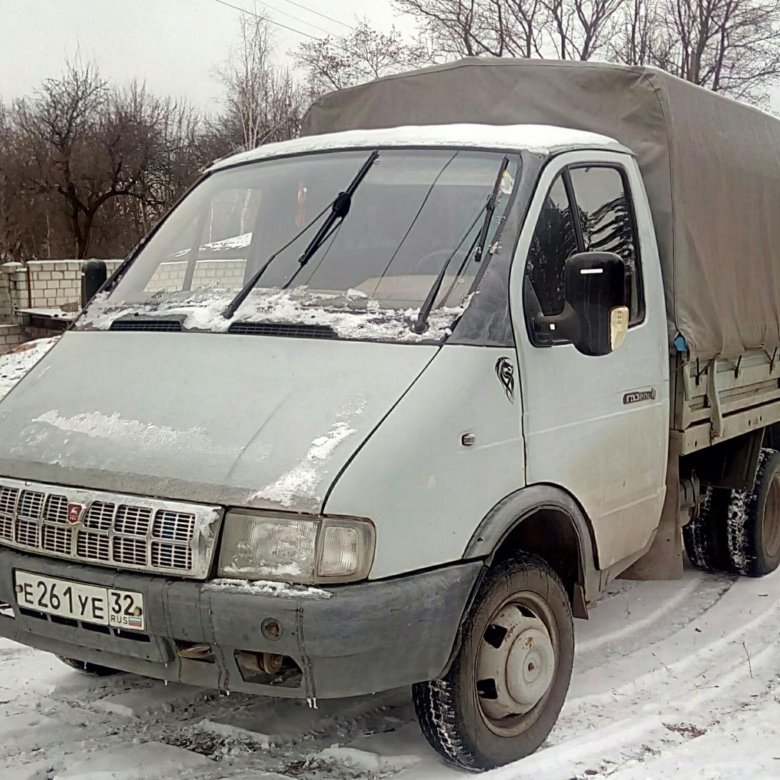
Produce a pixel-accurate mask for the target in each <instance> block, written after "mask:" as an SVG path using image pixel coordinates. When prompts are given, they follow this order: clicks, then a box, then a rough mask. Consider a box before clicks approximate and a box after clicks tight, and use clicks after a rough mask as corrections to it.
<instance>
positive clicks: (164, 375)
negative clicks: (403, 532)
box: [0, 331, 437, 512]
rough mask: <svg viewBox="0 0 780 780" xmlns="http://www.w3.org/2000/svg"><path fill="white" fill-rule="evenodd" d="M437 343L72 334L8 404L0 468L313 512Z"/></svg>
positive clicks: (20, 475) (3, 407) (185, 497)
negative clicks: (406, 343) (410, 343)
mask: <svg viewBox="0 0 780 780" xmlns="http://www.w3.org/2000/svg"><path fill="white" fill-rule="evenodd" d="M436 350H437V348H436V347H434V346H429V345H401V344H385V343H366V342H349V341H337V340H307V339H293V338H275V337H267V336H243V335H226V334H204V333H147V332H141V333H124V332H123V333H110V332H74V331H71V332H68V333H67V334H65V336H63V338H62V339H61V341H60V343H58V344H57V345H56V346H55V347H54V348H53V349H52V350H51V351H50V352H49V353H48V354H47V355H46V356H45V357H44V358H43V359H42V360H41V361H40V362H39V363H38V364H36V366H35V367H34V368H33V369H32V370H31V371H30V373H29V374H27V376H25V377H24V379H22V381H21V382H20V383H19V384H18V385H17V386H16V387H15V388H14V389H13V390H12V391H11V393H10V394H9V395H8V396H7V397H6V398H5V399H4V400H3V401H2V402H0V475H4V476H8V477H14V478H17V479H30V480H34V481H41V482H49V483H54V484H60V485H69V486H74V487H86V488H94V489H98V490H108V491H117V492H123V493H134V494H139V495H146V496H158V497H162V498H170V499H176V500H182V501H199V502H200V501H202V502H206V503H210V504H225V505H231V506H244V507H258V508H269V509H284V510H290V511H298V512H317V511H319V510H320V508H321V506H322V502H323V500H324V498H325V496H326V495H327V492H328V488H329V487H330V485H331V484H332V482H333V480H334V479H335V478H336V476H337V475H338V474H339V473H340V471H341V469H342V468H343V467H344V466H345V465H346V464H347V463H348V461H349V460H350V458H351V456H352V455H353V454H354V453H355V452H356V450H357V449H358V448H359V447H360V445H361V444H362V443H363V442H364V441H365V439H366V438H367V437H368V436H369V435H370V434H371V432H372V431H373V430H374V428H375V427H376V426H377V425H378V424H379V423H380V422H381V421H382V419H383V418H384V416H385V415H386V414H387V413H388V412H389V411H390V409H392V407H393V406H394V405H395V404H396V403H397V401H398V400H399V398H400V397H401V396H402V395H403V394H404V392H405V391H406V390H407V389H408V388H409V386H410V385H411V384H412V383H413V382H414V381H415V379H416V378H417V377H418V376H419V375H420V373H421V372H422V371H423V370H424V368H425V366H426V365H427V364H428V363H429V361H430V360H431V359H432V357H433V356H434V355H435V353H436Z"/></svg>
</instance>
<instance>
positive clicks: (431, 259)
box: [414, 249, 460, 274]
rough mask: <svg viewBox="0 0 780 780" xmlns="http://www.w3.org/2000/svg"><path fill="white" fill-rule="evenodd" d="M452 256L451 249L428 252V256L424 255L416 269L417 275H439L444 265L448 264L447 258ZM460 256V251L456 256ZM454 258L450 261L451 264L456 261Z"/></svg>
mask: <svg viewBox="0 0 780 780" xmlns="http://www.w3.org/2000/svg"><path fill="white" fill-rule="evenodd" d="M451 254H452V250H451V249H434V250H433V252H428V254H427V255H423V257H421V258H420V259H419V260H418V261H417V264H416V265H415V267H414V272H415V274H438V273H439V271H441V267H442V265H444V263H446V262H447V258H449V257H450V255H451ZM458 254H460V250H458V252H457V253H456V256H457V255H458ZM454 260H455V258H454V257H453V258H452V260H450V264H452V261H454Z"/></svg>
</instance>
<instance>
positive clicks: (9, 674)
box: [0, 345, 780, 780]
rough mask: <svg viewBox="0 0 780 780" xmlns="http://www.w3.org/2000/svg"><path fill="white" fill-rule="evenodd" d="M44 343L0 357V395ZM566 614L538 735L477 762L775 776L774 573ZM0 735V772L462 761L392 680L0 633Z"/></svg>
mask: <svg viewBox="0 0 780 780" xmlns="http://www.w3.org/2000/svg"><path fill="white" fill-rule="evenodd" d="M45 347H46V345H40V346H37V347H34V350H35V351H32V352H31V351H26V352H25V353H20V354H17V355H16V356H12V357H0V397H1V396H2V394H3V392H4V390H7V389H9V387H10V385H11V384H12V383H13V382H12V381H11V376H12V375H13V376H14V377H15V378H18V376H19V375H20V372H21V371H22V367H21V366H22V364H23V363H25V362H26V365H27V366H28V367H29V364H31V363H32V362H34V359H36V358H37V357H39V356H40V353H41V351H42V350H43V349H45ZM9 366H12V367H11V368H9ZM0 619H3V618H0ZM576 628H577V640H578V650H577V659H576V663H575V672H574V678H573V682H572V688H571V691H570V694H569V699H568V701H567V704H566V706H565V708H564V711H563V713H562V715H561V718H560V721H559V723H558V725H557V726H556V728H555V729H554V731H553V733H552V734H551V735H550V739H549V740H548V743H547V744H546V745H545V746H544V747H543V749H541V750H540V751H539V752H538V753H537V754H536V755H534V756H532V757H530V758H528V759H526V760H524V761H522V762H519V763H518V764H515V765H512V766H510V767H506V768H504V769H500V770H496V771H495V772H493V773H489V774H487V775H485V777H486V778H493V779H494V780H515V779H517V780H520V779H521V778H533V779H534V780H552V779H553V778H560V779H561V780H568V779H569V778H575V777H576V778H606V777H609V778H618V779H619V780H629V779H631V780H633V779H634V778H669V777H681V778H686V779H687V778H733V777H740V778H742V777H744V778H751V779H752V778H780V649H779V648H778V640H779V639H780V572H777V573H776V574H775V575H773V576H771V577H768V578H765V579H763V580H748V579H734V578H731V577H725V576H715V575H707V574H703V573H701V572H698V571H694V570H687V571H686V573H685V577H684V579H683V580H682V581H680V582H668V583H636V582H628V581H619V582H616V583H614V584H613V585H612V586H611V587H610V588H609V590H608V591H607V592H606V593H605V594H604V595H603V597H602V598H601V600H600V601H599V602H598V603H596V604H595V605H593V607H592V611H591V619H590V621H588V622H585V621H577V622H576ZM0 744H2V745H3V748H4V749H3V750H2V751H0V780H10V779H13V780H53V778H69V779H71V780H74V779H76V778H78V780H107V779H108V778H116V780H140V778H185V777H186V778H192V779H193V780H222V778H225V779H227V778H231V780H250V778H253V779H254V778H257V779H258V780H263V779H265V780H285V779H290V780H292V779H294V778H304V780H315V779H316V780H357V779H358V778H371V780H380V778H381V779H383V778H393V780H457V779H458V778H463V777H464V776H466V775H464V774H463V773H461V772H456V771H455V770H452V769H449V768H446V767H444V766H443V765H442V764H441V763H440V762H439V761H438V760H437V759H436V757H435V756H434V754H433V753H432V751H431V750H430V749H429V748H428V746H427V744H426V743H425V741H424V740H423V738H422V736H421V735H420V733H419V732H418V729H417V724H416V723H415V721H414V714H413V709H412V706H411V703H410V700H409V694H408V691H405V690H403V691H393V692H390V693H387V694H384V695H382V696H376V697H366V698H359V699H351V700H347V701H342V702H320V708H319V709H318V710H311V709H309V708H308V707H307V706H306V704H305V702H295V701H284V700H273V699H260V698H253V697H250V696H244V695H238V694H233V695H231V696H224V695H218V694H216V693H213V692H209V691H202V690H199V689H196V688H188V687H184V686H174V685H170V686H165V685H163V684H161V683H157V682H154V681H150V680H144V679H141V678H137V677H133V676H130V675H117V676H115V677H110V678H103V679H93V678H89V677H87V676H85V675H83V674H81V673H79V672H76V671H74V670H72V669H70V668H68V667H66V666H64V665H62V664H60V662H59V661H57V659H55V658H54V657H52V656H49V655H47V654H45V653H40V652H37V651H33V650H30V649H28V648H26V647H22V646H20V645H16V644H14V643H12V642H9V641H6V640H0Z"/></svg>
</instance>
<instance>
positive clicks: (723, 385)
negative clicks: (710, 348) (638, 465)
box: [671, 348, 780, 455]
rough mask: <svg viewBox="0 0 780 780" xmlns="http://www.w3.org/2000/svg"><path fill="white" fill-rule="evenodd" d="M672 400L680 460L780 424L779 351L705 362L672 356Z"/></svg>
mask: <svg viewBox="0 0 780 780" xmlns="http://www.w3.org/2000/svg"><path fill="white" fill-rule="evenodd" d="M671 398H672V420H671V429H672V436H673V437H676V438H677V439H678V441H679V445H680V454H681V455H687V454H689V453H692V452H696V451H698V450H701V449H704V448H705V447H709V446H711V445H713V444H718V443H719V442H721V441H726V440H727V439H731V438H733V437H735V436H740V435H741V434H744V433H749V432H750V431H753V430H755V429H756V428H762V427H764V426H767V425H771V424H772V423H775V422H780V350H778V349H777V348H775V349H771V350H765V349H755V350H751V351H749V352H746V353H744V354H743V355H741V356H740V357H738V358H736V359H724V358H717V359H714V360H706V361H704V360H696V359H690V358H688V357H687V356H683V355H676V356H673V357H672V366H671Z"/></svg>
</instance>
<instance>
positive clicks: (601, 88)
mask: <svg viewBox="0 0 780 780" xmlns="http://www.w3.org/2000/svg"><path fill="white" fill-rule="evenodd" d="M450 122H476V123H487V124H518V123H533V124H548V125H558V126H561V127H569V128H574V129H577V130H589V131H592V132H596V133H601V134H603V135H607V136H611V137H612V138H615V139H617V140H618V141H620V142H621V143H623V144H625V145H626V146H627V147H629V148H630V149H632V150H633V151H634V153H635V154H636V156H637V158H638V161H639V165H640V168H641V170H642V173H643V176H644V180H645V185H646V187H647V191H648V196H649V199H650V206H651V209H652V212H653V218H654V221H655V229H656V236H657V238H658V245H659V250H660V254H661V265H662V271H663V277H664V285H665V292H666V304H667V313H668V324H669V335H670V340H672V341H673V340H674V339H675V337H676V336H677V335H678V334H680V335H682V336H683V337H684V338H685V340H686V342H687V345H688V349H689V351H690V352H691V355H692V356H694V357H699V358H712V357H716V356H721V357H737V356H738V355H741V354H742V353H744V352H746V351H747V350H749V349H753V348H760V347H766V348H768V349H773V348H774V347H776V346H780V120H778V119H775V118H774V117H772V116H770V115H769V114H766V113H764V112H762V111H759V110H757V109H754V108H751V107H749V106H746V105H743V104H741V103H738V102H736V101H734V100H730V99H728V98H725V97H721V96H718V95H716V94H714V93H712V92H709V91H707V90H705V89H702V88H700V87H696V86H694V85H692V84H689V83H688V82H685V81H681V80H680V79H676V78H674V77H672V76H669V75H668V74H666V73H663V72H661V71H657V70H655V69H652V68H643V67H624V66H618V65H606V64H595V63H565V62H555V61H549V60H545V61H543V60H515V59H484V58H467V59H463V60H460V61H458V62H454V63H449V64H447V65H443V66H439V67H434V68H427V69H425V70H419V71H414V72H410V73H406V74H400V75H397V76H390V77H386V78H383V79H380V80H378V81H374V82H371V83H369V84H364V85H361V86H358V87H353V88H351V89H347V90H342V91H339V92H334V93H331V94H329V95H325V96H324V97H322V98H320V99H319V100H318V101H317V102H316V103H315V104H314V105H313V106H312V108H311V109H310V110H309V112H308V114H307V115H306V117H305V119H304V122H303V129H302V133H303V134H304V135H312V134H319V133H326V132H335V131H339V130H352V129H359V128H362V129H369V128H379V127H393V126H396V125H428V124H442V123H450Z"/></svg>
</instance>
